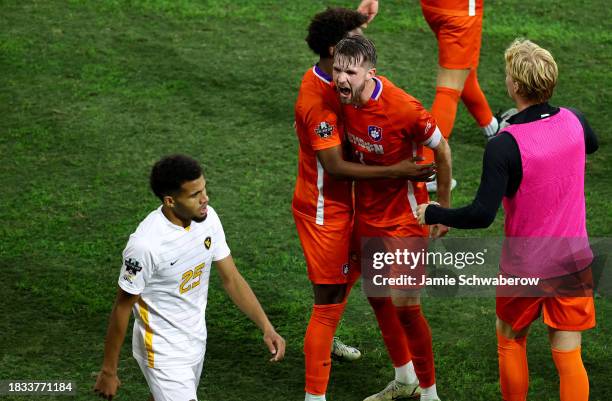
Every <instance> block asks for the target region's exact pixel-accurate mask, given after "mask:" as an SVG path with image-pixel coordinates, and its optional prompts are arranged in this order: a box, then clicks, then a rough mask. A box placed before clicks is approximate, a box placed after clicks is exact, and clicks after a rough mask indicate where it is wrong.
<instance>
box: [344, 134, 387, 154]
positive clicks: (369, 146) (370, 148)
mask: <svg viewBox="0 0 612 401" xmlns="http://www.w3.org/2000/svg"><path fill="white" fill-rule="evenodd" d="M348 140H349V142H350V143H352V144H353V145H355V146H358V147H360V148H362V149H363V150H365V151H367V152H370V153H376V154H377V155H384V154H385V150H384V148H383V145H381V144H378V143H371V142H368V141H366V140H364V139H362V138H360V137H358V136H357V135H355V134H351V133H350V132H349V133H348Z"/></svg>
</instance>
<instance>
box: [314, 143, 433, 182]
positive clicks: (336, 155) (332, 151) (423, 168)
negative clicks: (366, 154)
mask: <svg viewBox="0 0 612 401" xmlns="http://www.w3.org/2000/svg"><path fill="white" fill-rule="evenodd" d="M317 158H318V159H319V161H320V162H321V165H322V166H323V169H324V170H325V172H326V173H327V174H329V175H331V176H334V177H335V178H349V179H358V180H359V179H361V180H363V179H371V178H405V179H409V180H412V181H428V180H430V178H431V177H432V175H433V174H435V173H436V166H435V164H433V163H429V164H416V162H415V161H416V159H412V160H411V159H406V160H402V161H401V162H399V163H396V164H393V165H390V166H366V165H364V164H360V163H353V162H349V161H346V160H344V159H343V158H342V147H341V146H335V147H333V148H328V149H323V150H319V151H317Z"/></svg>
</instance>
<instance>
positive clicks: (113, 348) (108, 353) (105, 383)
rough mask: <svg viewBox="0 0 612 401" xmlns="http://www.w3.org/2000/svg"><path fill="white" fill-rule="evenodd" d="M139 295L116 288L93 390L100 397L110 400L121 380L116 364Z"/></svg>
mask: <svg viewBox="0 0 612 401" xmlns="http://www.w3.org/2000/svg"><path fill="white" fill-rule="evenodd" d="M139 297H140V295H132V294H129V293H127V292H125V291H123V290H122V289H121V288H119V289H118V290H117V297H116V298H115V304H114V306H113V310H112V312H111V315H110V319H109V322H108V330H107V332H106V340H105V341H104V361H103V362H102V369H101V370H100V372H99V373H98V377H97V379H96V384H95V385H94V392H96V393H97V394H98V395H99V396H100V397H102V398H105V399H107V400H111V399H112V398H113V397H114V396H115V394H117V389H118V388H119V386H121V381H120V380H119V377H118V376H117V365H118V363H119V352H120V351H121V346H122V345H123V340H124V339H125V332H126V331H127V327H128V323H129V321H130V315H131V313H132V307H133V306H134V304H135V303H136V302H137V301H138V298H139Z"/></svg>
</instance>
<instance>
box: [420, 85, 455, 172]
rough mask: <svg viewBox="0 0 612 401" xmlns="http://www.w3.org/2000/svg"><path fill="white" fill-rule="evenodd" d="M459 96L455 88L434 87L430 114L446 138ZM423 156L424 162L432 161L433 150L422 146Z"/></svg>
mask: <svg viewBox="0 0 612 401" xmlns="http://www.w3.org/2000/svg"><path fill="white" fill-rule="evenodd" d="M460 96H461V92H459V91H458V90H456V89H452V88H446V87H443V86H438V87H437V88H436V97H435V98H434V102H433V105H432V106H431V114H432V115H433V117H434V119H435V120H436V124H437V125H438V128H440V131H441V132H442V136H444V138H446V139H447V140H448V138H449V137H450V134H451V131H452V130H453V125H454V124H455V116H456V115H457V104H458V103H459V97H460ZM423 158H424V159H425V161H424V163H431V162H433V161H434V154H433V151H432V150H431V149H429V148H428V147H427V146H423Z"/></svg>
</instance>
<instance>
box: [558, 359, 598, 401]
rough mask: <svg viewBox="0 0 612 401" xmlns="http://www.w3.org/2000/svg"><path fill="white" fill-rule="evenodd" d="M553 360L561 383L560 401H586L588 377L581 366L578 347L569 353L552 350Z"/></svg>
mask: <svg viewBox="0 0 612 401" xmlns="http://www.w3.org/2000/svg"><path fill="white" fill-rule="evenodd" d="M552 356H553V360H554V361H555V366H556V367H557V371H558V372H559V380H560V382H561V385H560V389H559V393H560V395H561V401H588V399H589V377H588V376H587V372H586V369H585V368H584V365H583V364H582V357H581V356H580V347H578V348H576V349H574V350H571V351H559V350H556V349H554V348H553V349H552Z"/></svg>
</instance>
